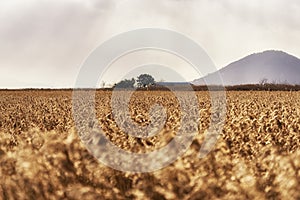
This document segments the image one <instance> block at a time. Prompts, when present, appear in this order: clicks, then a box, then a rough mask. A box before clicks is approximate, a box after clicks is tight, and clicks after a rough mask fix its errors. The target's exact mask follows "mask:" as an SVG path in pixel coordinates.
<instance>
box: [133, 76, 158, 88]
mask: <svg viewBox="0 0 300 200" xmlns="http://www.w3.org/2000/svg"><path fill="white" fill-rule="evenodd" d="M136 82H137V86H138V87H140V88H142V87H148V86H150V85H154V84H155V80H154V78H153V77H152V76H151V75H149V74H141V75H139V76H138V77H137V81H136Z"/></svg>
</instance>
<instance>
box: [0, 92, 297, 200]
mask: <svg viewBox="0 0 300 200" xmlns="http://www.w3.org/2000/svg"><path fill="white" fill-rule="evenodd" d="M226 94H227V114H226V122H225V126H224V129H223V131H222V133H221V135H220V137H219V139H218V142H217V143H216V145H215V148H214V149H213V150H212V151H211V152H210V154H208V156H206V157H204V158H201V159H200V158H198V155H199V150H200V148H201V144H202V143H203V140H204V131H205V130H206V129H207V128H208V126H209V123H210V103H209V102H210V101H209V95H208V93H207V92H204V91H203V92H197V96H198V100H199V107H200V110H199V118H200V124H199V128H200V131H199V133H198V135H197V136H196V138H195V140H194V141H193V143H192V145H191V146H190V148H189V150H188V151H187V152H186V153H185V155H184V156H182V157H181V158H179V159H178V160H176V161H175V162H174V163H172V164H171V165H169V166H168V167H165V168H163V169H161V170H158V171H155V172H152V173H125V172H120V171H117V170H114V169H111V168H109V167H107V166H105V165H103V164H101V163H99V162H98V161H97V160H96V159H95V158H94V157H93V156H92V155H91V154H89V152H88V151H87V150H86V148H85V147H84V145H83V144H82V143H81V141H80V139H79V137H78V135H77V132H76V128H75V125H74V120H73V117H72V91H50V90H49V91H38V90H36V91H1V92H0V134H1V137H0V177H1V182H0V199H145V200H147V199H193V200H196V199H300V92H263V91H261V92H252V91H247V92H245V91H244V92H237V91H230V92H227V93H226ZM110 97H111V92H110V91H97V94H96V111H97V118H98V119H99V123H100V125H101V127H102V129H103V130H104V131H105V133H106V135H107V137H108V138H109V139H110V140H111V141H112V142H113V143H114V144H116V145H117V146H119V147H121V148H123V149H125V150H128V151H132V152H147V151H152V150H154V149H157V148H159V147H162V146H164V145H166V144H167V143H168V142H169V141H170V140H171V139H172V137H174V135H175V134H176V130H177V129H178V127H179V126H180V123H179V119H180V112H179V110H178V101H177V100H176V98H175V96H174V95H172V93H170V92H167V91H164V92H160V91H138V92H136V93H135V94H134V96H133V97H132V99H131V103H130V110H131V112H132V115H131V117H132V119H133V120H134V121H135V122H136V123H138V124H140V125H143V124H147V123H149V116H148V111H149V108H150V106H151V105H152V104H153V103H157V102H158V103H160V104H161V105H163V106H165V107H166V108H167V122H166V124H165V126H164V129H163V130H162V131H161V132H160V133H159V134H158V135H157V136H154V137H151V138H149V139H138V138H134V137H131V136H128V135H126V134H125V133H123V132H122V131H120V130H119V128H118V126H116V124H115V121H114V119H113V117H112V114H111V108H110Z"/></svg>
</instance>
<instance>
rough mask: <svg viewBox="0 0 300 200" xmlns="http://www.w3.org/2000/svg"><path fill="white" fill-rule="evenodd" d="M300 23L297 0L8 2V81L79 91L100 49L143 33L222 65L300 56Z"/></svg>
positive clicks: (2, 46)
mask: <svg viewBox="0 0 300 200" xmlns="http://www.w3.org/2000/svg"><path fill="white" fill-rule="evenodd" d="M299 19H300V3H299V2H298V1H297V0H290V1H285V0H266V1H259V0H253V1H246V0H243V1H235V0H224V1H217V0H165V1H159V0H143V1H140V0H64V1H61V0H27V1H26V2H25V1H22V0H10V1H0V23H1V26H0V79H2V80H4V77H7V76H12V74H14V75H13V77H14V79H16V80H18V81H19V82H30V81H32V82H42V83H45V84H47V85H53V86H62V87H72V86H73V84H74V81H75V79H76V76H77V73H78V71H79V67H80V65H81V63H82V62H83V61H84V59H85V58H86V57H87V56H88V54H89V53H90V52H91V51H92V50H93V49H94V48H96V47H97V45H99V44H101V42H103V41H105V40H107V39H109V38H110V37H111V36H112V35H116V34H118V33H121V32H124V31H128V30H131V29H136V28H141V27H160V28H167V29H172V30H176V31H178V32H181V33H183V34H186V35H187V36H189V37H191V38H193V39H194V40H195V41H196V42H198V43H199V44H200V45H201V46H202V47H203V48H204V49H205V50H206V51H207V52H208V54H209V55H210V57H211V58H212V59H213V61H214V62H215V63H216V65H217V66H218V67H223V66H224V65H226V64H228V63H230V62H232V61H234V60H236V59H238V58H240V57H242V56H245V55H248V54H250V53H253V52H257V51H263V50H265V49H281V50H284V51H287V52H288V53H291V54H293V55H296V56H298V57H300V38H299V35H300V21H299ZM1 82H3V81H1ZM0 87H1V85H0Z"/></svg>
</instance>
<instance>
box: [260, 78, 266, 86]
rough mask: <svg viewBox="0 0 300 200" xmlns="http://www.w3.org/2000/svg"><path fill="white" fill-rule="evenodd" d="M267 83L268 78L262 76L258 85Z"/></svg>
mask: <svg viewBox="0 0 300 200" xmlns="http://www.w3.org/2000/svg"><path fill="white" fill-rule="evenodd" d="M267 83H268V79H267V78H263V79H261V80H260V81H259V84H260V85H265V84H267Z"/></svg>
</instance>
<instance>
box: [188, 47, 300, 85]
mask: <svg viewBox="0 0 300 200" xmlns="http://www.w3.org/2000/svg"><path fill="white" fill-rule="evenodd" d="M218 72H219V73H220V75H221V77H222V79H223V82H224V85H241V84H258V83H260V81H261V80H262V79H267V81H268V82H269V83H288V84H300V59H299V58H297V57H295V56H292V55H289V54H287V53H285V52H283V51H275V50H269V51H264V52H261V53H255V54H251V55H249V56H246V57H244V58H242V59H240V60H238V61H236V62H233V63H231V64H229V65H227V66H226V67H224V68H222V69H220V70H219V71H218ZM216 77H217V72H214V73H212V74H209V75H207V76H205V77H204V78H200V79H196V80H194V81H193V82H192V83H193V84H195V85H203V84H205V82H204V79H205V80H206V81H207V82H209V83H214V82H215V80H216Z"/></svg>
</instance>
